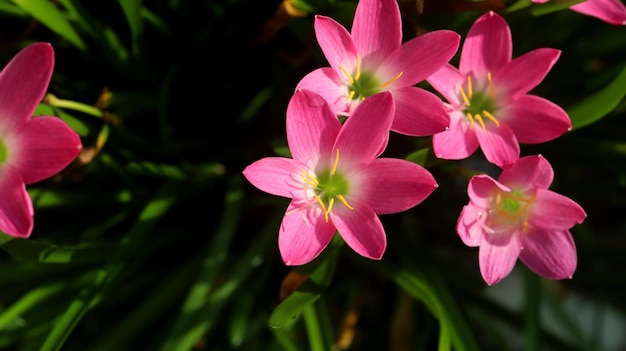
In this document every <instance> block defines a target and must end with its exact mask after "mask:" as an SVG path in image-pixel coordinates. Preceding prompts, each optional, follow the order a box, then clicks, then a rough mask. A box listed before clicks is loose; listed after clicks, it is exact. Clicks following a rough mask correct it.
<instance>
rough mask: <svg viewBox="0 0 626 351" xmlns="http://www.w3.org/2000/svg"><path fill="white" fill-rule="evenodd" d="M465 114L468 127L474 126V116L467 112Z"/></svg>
mask: <svg viewBox="0 0 626 351" xmlns="http://www.w3.org/2000/svg"><path fill="white" fill-rule="evenodd" d="M465 116H467V119H469V121H470V129H471V128H474V117H472V114H471V113H469V112H468V113H466V114H465Z"/></svg>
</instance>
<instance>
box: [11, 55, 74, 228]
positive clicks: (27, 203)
mask: <svg viewBox="0 0 626 351" xmlns="http://www.w3.org/2000/svg"><path fill="white" fill-rule="evenodd" d="M53 66H54V51H53V50H52V46H50V44H47V43H35V44H31V45H30V46H28V47H26V48H24V49H22V50H21V51H20V52H19V53H17V55H15V57H13V59H12V60H11V61H10V62H9V63H8V64H7V65H6V67H4V69H3V70H2V72H0V230H2V231H3V232H4V233H6V234H8V235H11V236H14V237H18V238H26V237H28V236H30V234H31V232H32V229H33V205H32V202H31V199H30V197H29V195H28V193H27V192H26V187H25V184H31V183H35V182H38V181H40V180H43V179H45V178H48V177H51V176H53V175H54V174H56V173H58V172H59V171H61V170H62V169H63V168H65V167H66V166H67V165H68V164H69V163H70V162H71V161H72V160H73V159H74V158H75V157H76V156H77V155H78V153H79V151H80V150H81V147H82V145H81V142H80V137H79V136H78V134H76V133H75V132H74V131H73V130H72V129H71V128H70V127H69V126H68V125H67V124H66V123H65V122H64V121H63V120H61V119H59V118H57V117H52V116H41V117H34V118H31V117H32V114H33V112H34V111H35V108H36V107H37V105H38V104H39V102H41V100H42V99H43V96H44V94H45V93H46V90H47V88H48V83H49V82H50V77H51V76H52V69H53Z"/></svg>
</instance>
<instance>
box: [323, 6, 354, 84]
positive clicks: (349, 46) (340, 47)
mask: <svg viewBox="0 0 626 351" xmlns="http://www.w3.org/2000/svg"><path fill="white" fill-rule="evenodd" d="M313 25H314V27H315V36H316V37H317V42H318V43H319V46H320V48H321V49H322V52H323V53H324V56H325V57H326V60H327V61H328V63H329V64H330V66H331V67H332V68H333V70H335V71H336V72H339V71H340V68H339V67H343V68H344V69H346V70H347V71H348V72H351V71H352V70H354V69H355V67H356V64H357V53H358V51H357V47H356V45H355V43H354V41H353V39H352V36H351V35H350V33H349V32H348V30H346V28H345V27H344V26H342V25H341V24H339V23H338V22H337V21H335V20H334V19H332V18H330V17H326V16H320V15H317V16H315V22H314V24H313Z"/></svg>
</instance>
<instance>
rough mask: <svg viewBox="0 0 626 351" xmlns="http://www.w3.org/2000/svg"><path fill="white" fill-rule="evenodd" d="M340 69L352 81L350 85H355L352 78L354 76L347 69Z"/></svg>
mask: <svg viewBox="0 0 626 351" xmlns="http://www.w3.org/2000/svg"><path fill="white" fill-rule="evenodd" d="M339 69H340V70H341V71H342V72H343V73H344V74H345V75H346V76H348V79H349V80H350V84H354V78H352V76H351V75H350V73H348V71H346V69H345V68H343V67H342V66H339Z"/></svg>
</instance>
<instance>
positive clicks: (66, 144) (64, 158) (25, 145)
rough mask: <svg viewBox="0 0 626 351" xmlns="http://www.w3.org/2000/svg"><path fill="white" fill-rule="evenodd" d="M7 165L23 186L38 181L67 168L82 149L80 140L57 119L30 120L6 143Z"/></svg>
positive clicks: (44, 117)
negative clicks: (13, 169) (14, 170)
mask: <svg viewBox="0 0 626 351" xmlns="http://www.w3.org/2000/svg"><path fill="white" fill-rule="evenodd" d="M7 143H8V144H10V145H7V146H8V148H9V158H8V159H7V163H10V164H11V165H12V166H13V167H15V169H16V170H17V171H18V172H19V173H20V175H21V176H22V180H23V181H24V183H26V184H31V183H35V182H38V181H40V180H43V179H46V178H49V177H51V176H53V175H55V174H57V173H59V172H60V171H61V170H63V168H65V167H67V165H69V164H70V163H71V162H72V161H73V160H74V159H75V158H76V156H78V153H79V152H80V150H81V149H82V144H81V141H80V137H79V135H78V134H76V132H74V130H72V129H71V128H70V127H69V126H68V125H67V124H66V123H65V122H64V121H63V120H61V119H60V118H57V117H47V116H41V117H34V118H31V119H30V120H29V121H28V122H27V123H26V124H24V126H23V127H22V128H21V129H20V131H19V133H16V134H15V135H13V137H12V138H11V140H10V141H9V140H7Z"/></svg>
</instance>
